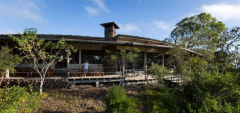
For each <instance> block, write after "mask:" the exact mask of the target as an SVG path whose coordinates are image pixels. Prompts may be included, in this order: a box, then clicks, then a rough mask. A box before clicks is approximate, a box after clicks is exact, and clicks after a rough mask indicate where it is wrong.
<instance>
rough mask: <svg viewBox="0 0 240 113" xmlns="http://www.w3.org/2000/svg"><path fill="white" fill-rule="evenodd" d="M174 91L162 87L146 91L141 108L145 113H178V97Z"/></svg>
mask: <svg viewBox="0 0 240 113" xmlns="http://www.w3.org/2000/svg"><path fill="white" fill-rule="evenodd" d="M177 95H178V94H177V92H176V91H175V90H174V89H169V88H166V87H164V86H161V87H157V88H149V89H146V91H145V93H144V95H143V96H144V100H143V107H144V109H145V110H144V112H147V113H177V112H179V105H178V102H179V97H178V96H177Z"/></svg>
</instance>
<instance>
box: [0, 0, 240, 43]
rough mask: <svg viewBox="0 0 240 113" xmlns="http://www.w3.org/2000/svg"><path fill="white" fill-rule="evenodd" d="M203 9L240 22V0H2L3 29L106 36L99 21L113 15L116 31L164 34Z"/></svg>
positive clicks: (221, 18)
mask: <svg viewBox="0 0 240 113" xmlns="http://www.w3.org/2000/svg"><path fill="white" fill-rule="evenodd" d="M202 12H206V13H210V14H211V15H212V16H213V17H215V18H216V19H217V20H218V21H222V22H224V23H225V25H226V26H227V27H233V26H240V0H0V34H17V33H18V32H20V33H21V32H23V30H24V29H25V28H31V27H36V28H37V29H38V34H63V35H82V36H95V37H104V28H103V27H102V26H100V24H101V23H106V22H112V21H114V22H115V23H116V24H118V25H119V26H120V29H117V31H116V33H117V34H126V35H135V36H140V37H148V38H152V39H158V40H163V39H164V38H169V35H170V33H171V31H172V30H173V29H174V27H175V25H176V23H178V22H180V21H181V20H182V19H183V18H185V17H190V16H193V15H197V14H200V13H202Z"/></svg>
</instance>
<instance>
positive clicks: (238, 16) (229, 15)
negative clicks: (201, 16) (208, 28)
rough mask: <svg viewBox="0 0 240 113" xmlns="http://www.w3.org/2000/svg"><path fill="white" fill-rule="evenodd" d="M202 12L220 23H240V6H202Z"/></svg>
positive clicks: (222, 4)
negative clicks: (233, 21) (235, 21)
mask: <svg viewBox="0 0 240 113" xmlns="http://www.w3.org/2000/svg"><path fill="white" fill-rule="evenodd" d="M201 11H202V12H206V13H210V14H211V15H212V16H213V17H216V18H217V19H218V20H220V21H227V20H237V21H240V4H235V5H230V4H226V3H220V4H214V5H203V6H202V7H201Z"/></svg>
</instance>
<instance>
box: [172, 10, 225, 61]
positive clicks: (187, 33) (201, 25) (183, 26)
mask: <svg viewBox="0 0 240 113" xmlns="http://www.w3.org/2000/svg"><path fill="white" fill-rule="evenodd" d="M224 29H225V24H224V23H222V22H221V21H217V19H216V18H214V17H212V16H211V14H207V13H201V14H199V15H194V16H191V17H186V18H184V19H183V20H181V21H180V22H179V23H177V24H176V28H175V29H174V30H173V31H172V32H171V35H170V36H171V38H172V40H173V41H174V43H175V44H178V45H182V46H183V47H184V48H187V49H192V50H195V51H197V52H202V53H203V54H206V56H209V58H210V59H211V58H213V55H209V53H211V54H213V53H214V51H215V50H216V49H217V47H216V46H217V45H216V44H217V43H216V42H217V41H218V39H219V38H220V37H219V36H220V34H221V33H222V31H223V30H224Z"/></svg>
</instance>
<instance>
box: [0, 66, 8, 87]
mask: <svg viewBox="0 0 240 113" xmlns="http://www.w3.org/2000/svg"><path fill="white" fill-rule="evenodd" d="M6 73H7V70H6V71H4V73H3V75H2V77H1V80H0V87H1V85H2V81H3V79H4V78H3V77H4V75H5V74H6Z"/></svg>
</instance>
